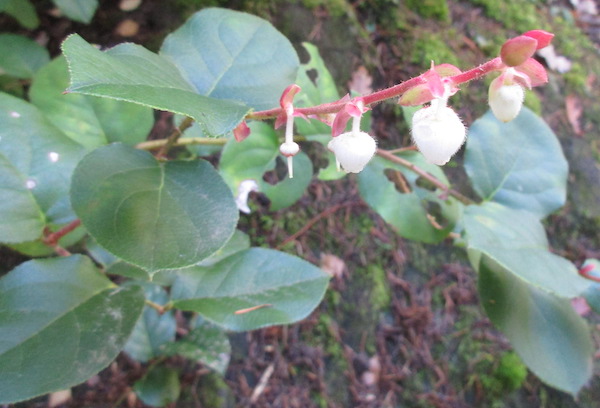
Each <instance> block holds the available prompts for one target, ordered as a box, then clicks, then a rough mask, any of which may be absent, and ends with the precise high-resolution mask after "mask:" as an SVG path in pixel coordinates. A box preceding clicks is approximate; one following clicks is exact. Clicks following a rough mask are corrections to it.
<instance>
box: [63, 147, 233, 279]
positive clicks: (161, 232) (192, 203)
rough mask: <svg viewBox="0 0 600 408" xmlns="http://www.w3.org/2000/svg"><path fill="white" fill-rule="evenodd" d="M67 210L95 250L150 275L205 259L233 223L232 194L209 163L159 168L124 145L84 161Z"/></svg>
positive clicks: (151, 159) (221, 242) (229, 233)
mask: <svg viewBox="0 0 600 408" xmlns="http://www.w3.org/2000/svg"><path fill="white" fill-rule="evenodd" d="M71 202H72V203H73V208H74V209H75V212H76V213H77V215H78V216H79V218H80V219H81V221H82V223H83V225H84V226H85V227H86V228H87V230H88V231H89V233H90V234H91V235H92V236H93V237H94V238H95V239H96V241H97V242H98V243H99V244H100V245H102V246H103V247H104V248H106V249H107V250H108V251H110V252H111V253H113V254H114V255H116V256H118V257H119V258H121V259H123V260H125V261H127V262H129V263H132V264H134V265H137V266H140V267H142V268H144V269H146V270H147V271H148V272H149V273H150V274H152V273H154V272H156V271H157V270H160V269H172V268H181V267H184V266H189V265H193V264H195V263H197V262H200V261H201V260H202V259H204V258H206V257H208V256H210V255H211V254H213V253H214V252H215V251H217V250H218V249H219V248H221V247H222V246H223V245H224V244H225V243H226V242H227V241H228V240H229V238H230V237H231V236H232V234H233V232H234V231H235V226H236V224H237V220H238V210H237V208H236V205H235V201H234V200H233V197H232V195H231V192H230V191H229V189H228V188H227V186H226V185H225V183H224V182H223V180H222V179H221V177H220V176H219V174H218V173H217V172H216V171H215V170H214V169H213V168H212V166H211V165H210V164H209V163H207V162H205V161H203V160H195V161H169V162H166V163H165V162H159V161H157V160H156V159H155V158H154V157H153V156H152V155H151V154H149V153H148V152H144V151H140V150H136V149H133V148H131V147H128V146H124V145H122V144H113V145H109V146H104V147H101V148H99V149H96V150H94V151H93V152H92V153H90V154H89V155H87V156H86V157H85V158H83V160H81V162H80V163H79V165H78V166H77V169H76V170H75V174H74V176H73V183H72V186H71Z"/></svg>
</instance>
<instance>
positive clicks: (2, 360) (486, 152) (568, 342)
mask: <svg viewBox="0 0 600 408" xmlns="http://www.w3.org/2000/svg"><path fill="white" fill-rule="evenodd" d="M552 37H553V36H552V34H550V33H547V32H544V31H541V30H533V31H529V32H526V33H524V34H522V35H520V36H517V37H515V38H511V39H509V40H507V41H506V43H505V44H504V45H503V47H502V50H501V53H500V55H499V56H498V57H497V58H493V59H492V60H490V61H487V62H483V63H482V64H481V65H479V66H477V67H474V68H471V69H467V70H464V71H463V70H461V69H459V68H458V67H456V66H453V65H450V64H446V63H443V61H441V62H440V61H436V62H432V63H431V67H430V69H428V70H427V71H426V72H424V73H422V74H421V75H418V76H416V77H414V78H410V79H407V80H406V81H404V82H402V83H399V84H397V85H394V86H392V87H390V88H387V89H383V90H379V91H377V92H373V93H371V94H366V95H360V96H350V95H345V96H341V95H339V94H338V90H337V88H336V86H335V82H334V81H333V78H332V77H331V75H330V73H329V72H328V71H327V69H326V68H325V65H324V63H323V61H322V59H321V57H320V56H319V54H318V51H317V50H316V48H315V47H314V46H312V45H310V44H304V47H305V48H306V51H307V53H308V54H309V56H310V59H309V60H308V61H307V62H306V63H304V64H301V63H300V61H299V58H298V55H297V53H296V51H295V49H294V47H292V45H291V44H290V42H289V41H288V40H287V39H286V38H285V37H284V36H283V35H282V34H281V33H279V32H278V31H277V30H276V29H275V28H274V27H273V26H271V25H270V24H269V23H268V22H266V21H264V20H262V19H260V18H257V17H255V16H252V15H248V14H244V13H240V12H235V11H230V10H224V9H217V8H209V9H205V10H202V11H200V12H198V13H196V14H195V15H194V16H192V17H191V18H190V19H189V21H187V22H186V23H185V24H184V25H183V26H182V27H181V28H179V29H177V30H176V31H175V32H173V33H172V34H170V35H169V36H167V38H166V39H165V41H164V43H163V44H162V47H161V48H160V51H159V53H153V52H150V51H148V50H147V49H145V48H143V47H141V46H139V45H135V44H130V43H125V44H120V45H117V46H115V47H113V48H110V49H107V50H105V51H101V50H100V49H98V48H97V47H96V46H94V45H92V44H89V43H87V42H86V41H85V40H84V39H83V38H82V37H80V36H79V35H77V34H74V35H71V36H69V37H68V38H67V39H66V40H65V41H64V43H63V45H62V50H63V53H64V56H61V57H59V58H57V59H55V60H53V61H51V62H47V61H44V62H45V63H44V64H43V66H41V67H36V71H35V73H34V74H32V83H31V87H30V89H29V94H28V100H29V102H27V101H25V100H22V99H19V98H17V97H14V96H10V95H8V94H0V116H1V118H2V119H1V120H0V192H1V194H2V199H1V200H0V220H1V222H0V242H2V243H4V244H5V245H8V246H9V247H11V248H13V249H14V250H16V251H19V252H21V253H23V254H25V255H28V256H30V257H32V258H34V259H32V260H29V261H27V262H24V263H22V264H20V265H18V266H17V267H16V268H15V269H14V270H12V271H10V272H9V273H7V274H6V275H5V276H3V277H2V278H1V279H0V333H1V339H0V403H3V404H6V403H11V402H15V401H21V400H25V399H29V398H32V397H35V396H38V395H42V394H45V393H49V392H52V391H56V390H60V389H64V388H68V387H71V386H73V385H75V384H78V383H81V382H83V381H85V380H87V379H88V378H90V377H91V376H93V375H94V374H96V373H97V372H98V371H100V370H102V369H103V368H104V367H106V366H107V365H108V364H110V363H111V362H112V361H113V360H114V359H115V357H116V356H117V355H118V354H119V353H120V352H121V351H123V350H124V351H125V352H126V353H127V354H128V355H129V356H130V357H131V358H134V359H136V360H138V361H141V362H147V361H154V362H157V361H162V360H161V359H164V358H165V357H169V356H173V355H180V356H184V357H187V358H189V359H192V360H194V361H201V362H203V363H204V364H205V365H206V366H208V367H210V368H211V369H213V370H215V371H217V372H221V373H223V372H224V371H225V370H226V368H227V363H228V360H229V351H230V348H229V343H228V340H227V337H226V335H225V333H226V332H227V331H244V330H255V329H258V328H262V327H266V326H271V325H283V324H291V323H294V322H297V321H299V320H301V319H303V318H305V317H306V316H308V315H309V314H310V313H311V312H312V311H313V310H314V309H315V308H316V307H317V306H318V304H319V302H320V301H321V299H322V297H323V295H324V292H325V290H326V289H327V285H328V281H329V276H328V275H327V274H325V273H324V272H323V271H321V270H320V269H319V268H317V267H316V266H314V265H312V264H310V263H308V262H306V261H304V260H302V259H300V258H298V257H296V256H292V255H289V254H286V253H283V252H280V251H277V250H273V249H268V248H258V247H255V248H251V247H250V244H249V242H250V240H249V237H248V236H247V235H246V234H244V233H243V232H242V231H240V230H238V229H237V225H238V219H239V213H240V211H242V212H246V213H247V212H249V211H251V208H250V206H249V205H248V196H249V193H250V192H252V191H260V192H261V193H263V194H265V195H266V196H267V197H268V198H269V200H270V206H271V207H270V208H271V210H280V209H283V208H285V207H288V206H290V205H292V204H293V203H295V202H296V201H297V200H298V199H299V198H300V197H301V196H302V195H303V193H304V191H305V189H306V187H307V186H308V185H309V183H310V182H311V180H312V179H313V177H317V178H319V179H320V180H333V179H338V178H341V177H344V176H346V174H347V173H352V174H356V175H352V177H354V178H355V179H356V182H357V183H358V187H359V190H360V194H361V196H362V198H363V200H364V201H365V202H366V203H367V204H368V205H369V206H370V208H371V209H372V210H373V211H375V212H377V213H378V214H379V215H381V217H382V218H383V219H384V220H385V221H386V222H387V223H389V224H390V225H391V226H392V227H393V228H394V229H395V231H396V232H397V233H398V234H399V235H400V236H402V237H404V238H407V239H412V240H416V241H420V242H423V243H438V242H441V241H442V240H452V241H453V242H454V243H455V244H456V246H457V247H458V248H460V250H464V251H466V252H467V254H468V257H469V259H470V261H471V264H472V265H473V269H474V271H475V273H477V274H478V282H479V293H480V298H481V303H482V306H483V309H484V310H485V311H486V313H487V314H488V316H489V317H490V319H491V320H492V321H493V322H494V324H495V325H496V326H497V327H498V328H499V329H500V330H502V331H503V332H504V334H505V335H506V336H507V337H508V338H509V339H510V341H511V343H512V345H513V347H514V349H515V350H516V352H517V353H518V354H519V356H520V357H521V358H522V360H523V361H524V363H525V364H526V365H527V366H528V367H529V368H530V369H531V371H533V372H534V373H535V374H536V375H537V376H538V377H539V378H540V379H542V380H543V381H544V382H546V383H547V384H549V385H551V386H553V387H556V388H558V389H561V390H564V391H566V392H569V393H571V394H574V395H575V394H577V393H578V391H579V390H580V389H581V388H582V387H583V386H584V385H585V384H586V382H587V381H588V380H589V378H590V376H591V373H592V343H591V340H590V333H589V330H588V326H587V324H586V322H585V321H584V320H583V319H582V318H581V317H580V316H579V315H578V314H577V313H575V311H574V310H573V308H572V307H571V303H570V299H572V298H574V297H579V296H587V297H588V301H589V303H590V304H592V305H594V304H596V305H597V304H598V303H599V302H598V290H597V286H594V285H595V284H594V283H593V281H592V280H591V279H588V278H592V279H594V278H595V276H596V275H595V273H596V272H598V263H597V261H594V260H589V261H588V262H587V263H586V265H583V266H582V269H581V272H582V273H579V272H580V271H579V270H578V268H577V267H576V266H575V265H574V264H573V263H572V262H571V261H569V260H568V259H565V258H563V257H560V256H559V255H556V254H554V253H552V252H551V251H550V250H549V245H548V240H547V237H546V233H545V231H544V227H543V224H542V221H543V219H544V218H545V217H547V216H548V215H549V214H551V213H553V212H555V211H556V210H558V209H559V208H560V207H561V206H563V205H564V203H565V197H566V180H567V170H568V164H567V162H566V160H565V158H564V155H563V153H562V150H561V147H560V145H559V143H558V140H557V138H556V136H555V135H554V133H553V132H552V130H551V129H550V128H549V127H548V126H547V125H546V124H545V123H544V121H543V120H542V119H541V118H539V117H538V116H537V115H535V114H534V113H532V112H531V111H530V110H528V109H527V108H525V107H523V106H522V105H523V97H524V93H525V92H528V91H529V89H530V88H532V87H535V86H539V85H543V84H544V83H546V82H547V76H546V71H545V69H544V67H543V66H542V65H540V64H539V63H538V62H537V61H536V60H535V59H534V58H533V54H534V53H535V52H536V50H538V49H540V48H543V47H545V46H547V45H548V44H549V43H550V41H551V40H552ZM46 59H47V57H46ZM309 71H312V72H313V73H315V72H316V76H314V75H313V76H309ZM486 75H494V76H495V79H493V81H492V83H491V85H490V90H489V104H490V107H491V110H490V111H489V112H488V113H486V114H485V115H484V116H482V117H481V118H479V119H477V120H476V121H475V122H474V123H473V124H472V125H471V126H470V127H469V128H467V127H466V126H465V124H464V123H463V122H462V120H461V119H460V118H459V116H458V115H457V113H456V112H455V111H454V110H453V109H452V107H451V103H450V101H451V98H452V96H453V95H455V94H456V93H457V92H460V91H462V90H463V89H464V88H465V86H466V84H467V83H468V82H469V81H472V80H476V79H479V78H482V77H483V76H486ZM311 78H312V79H311ZM382 102H385V103H399V104H400V105H402V106H406V107H409V106H413V107H420V109H418V110H416V111H415V110H414V109H413V113H414V114H413V115H412V120H411V123H412V131H411V133H412V139H413V141H414V144H415V145H416V149H415V148H411V147H409V146H398V147H399V149H394V150H384V149H381V148H378V147H377V134H374V133H372V132H371V131H370V129H369V125H368V123H370V119H369V118H366V116H368V115H369V113H368V111H369V110H370V109H371V108H372V106H373V105H374V104H377V103H382ZM152 109H158V110H163V111H169V112H173V113H174V114H175V116H174V117H175V121H176V124H177V129H175V130H174V131H173V133H172V134H171V135H170V136H168V137H167V138H165V139H160V140H151V141H146V140H145V139H146V137H147V134H148V132H149V130H150V128H151V127H152V123H153V117H152ZM407 112H408V110H407ZM280 127H281V128H282V130H281V131H276V130H275V129H277V128H280ZM309 143H318V144H322V145H323V146H324V148H325V149H322V150H324V151H325V152H326V154H327V159H328V162H329V165H328V166H326V167H325V168H319V169H317V170H315V168H314V167H313V164H312V161H311V158H310V157H309V156H308V155H307V154H306V153H304V152H303V147H305V146H307V144H309ZM463 145H464V146H465V147H464V149H465V157H464V168H465V170H466V173H467V174H468V176H469V178H470V182H471V184H472V187H473V190H474V191H475V192H476V194H477V195H478V197H467V196H465V195H464V194H463V193H461V192H459V191H457V190H456V189H454V188H453V187H452V186H451V184H450V181H449V179H448V178H447V177H446V175H445V173H444V170H443V168H442V167H440V166H442V165H444V164H446V163H448V162H449V161H451V160H452V157H453V155H454V154H456V152H457V151H458V150H459V149H460V148H461V146H463ZM175 147H177V148H178V149H179V150H181V148H182V147H186V148H187V149H188V150H189V154H187V155H185V156H183V157H184V158H178V157H182V156H181V155H177V154H173V148H175ZM219 151H220V155H219V156H218V157H219V161H218V164H217V165H216V166H215V165H213V163H215V161H214V160H213V162H209V161H207V160H204V159H202V157H203V156H204V157H206V156H207V155H213V157H214V153H216V152H219ZM279 157H282V158H283V160H284V162H285V163H287V174H288V176H289V177H287V178H285V179H284V180H282V181H281V182H279V183H277V184H275V185H272V184H269V183H267V182H266V181H265V180H264V178H263V176H264V174H265V173H266V172H268V171H270V170H272V169H273V168H274V167H275V163H276V161H277V160H278V158H279ZM390 169H391V170H392V171H395V172H396V173H397V174H398V176H399V177H401V178H402V180H403V190H404V191H403V192H402V193H401V192H399V191H398V190H397V189H396V186H395V184H394V183H392V182H391V181H390V180H389V179H388V178H387V176H386V172H387V171H388V170H390ZM315 174H316V176H315ZM181 311H183V312H188V313H185V314H183V313H181ZM176 314H177V315H179V316H180V318H179V319H176ZM178 324H179V326H180V327H179V329H181V330H180V331H179V333H180V335H179V336H176V333H177V330H178ZM182 324H183V325H184V327H181V325H182ZM181 333H183V335H182V334H181ZM177 381H178V379H177V373H176V372H173V371H172V369H170V368H169V367H168V366H165V365H161V364H158V363H156V364H155V365H153V369H152V371H151V372H150V373H148V375H147V377H145V378H144V379H142V380H140V382H139V383H138V384H136V390H137V391H138V392H139V393H140V394H143V391H144V389H146V388H147V387H151V386H150V385H149V384H151V383H152V384H163V385H164V384H167V385H169V386H174V387H175V388H176V389H178V388H177V387H178V383H177ZM176 394H177V392H173V393H171V394H169V395H171V397H172V398H173V397H174V398H176ZM172 398H171V400H172ZM163 402H164V401H163Z"/></svg>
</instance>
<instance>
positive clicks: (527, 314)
mask: <svg viewBox="0 0 600 408" xmlns="http://www.w3.org/2000/svg"><path fill="white" fill-rule="evenodd" d="M479 293H480V296H481V302H482V304H483V306H484V308H485V311H486V313H487V314H488V316H489V317H490V319H491V320H492V322H494V324H495V325H496V326H498V327H499V328H500V330H502V331H503V332H504V334H505V335H506V337H508V338H509V340H510V342H511V344H512V345H513V347H514V348H515V350H516V352H517V353H518V354H519V356H520V357H521V358H522V359H523V362H524V363H525V364H526V365H527V366H528V367H529V368H530V369H531V371H533V372H534V373H535V374H536V375H537V376H538V377H539V378H540V379H541V380H542V381H544V382H545V383H547V384H549V385H551V386H552V387H555V388H558V389H560V390H562V391H565V392H568V393H570V394H572V395H576V394H577V392H578V391H579V390H580V389H581V387H583V386H584V385H585V384H586V383H587V382H588V380H589V379H590V377H591V375H592V352H593V347H592V342H591V339H590V333H589V329H588V327H587V324H586V322H585V320H583V319H582V318H581V317H579V316H578V315H577V313H575V311H574V310H573V307H572V306H571V303H570V302H569V301H568V300H566V299H561V298H558V297H556V296H554V295H552V294H550V293H547V292H545V291H543V290H540V289H538V288H536V287H535V286H532V285H529V284H527V283H526V282H525V281H523V280H521V279H519V278H517V277H516V276H515V275H514V274H513V273H511V272H510V271H507V270H506V269H505V268H503V267H502V266H501V265H499V264H498V263H496V262H494V261H493V260H492V259H491V258H489V257H487V256H483V257H482V260H481V263H480V265H479Z"/></svg>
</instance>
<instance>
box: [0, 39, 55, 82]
mask: <svg viewBox="0 0 600 408" xmlns="http://www.w3.org/2000/svg"><path fill="white" fill-rule="evenodd" d="M0 55H2V59H0V74H7V75H10V76H13V77H16V78H22V79H29V78H31V77H33V74H35V72H36V71H37V70H38V69H40V68H41V67H42V66H44V65H45V64H47V63H48V62H50V55H49V54H48V50H46V49H45V48H44V47H42V46H41V45H39V44H38V43H36V42H35V41H33V40H31V39H29V38H27V37H23V36H22V35H16V34H0Z"/></svg>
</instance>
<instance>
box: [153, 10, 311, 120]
mask: <svg viewBox="0 0 600 408" xmlns="http://www.w3.org/2000/svg"><path fill="white" fill-rule="evenodd" d="M160 53H161V55H164V56H166V57H168V58H169V59H170V60H171V61H173V63H175V65H176V66H177V67H178V68H179V70H180V71H181V72H182V74H183V76H184V77H185V78H186V79H187V80H188V81H189V82H190V83H191V84H193V86H194V88H195V90H196V91H197V92H198V93H200V94H201V95H205V96H210V97H212V98H218V99H230V100H237V101H242V102H244V103H245V104H246V105H248V106H250V107H252V108H254V109H256V110H263V109H269V108H273V107H277V106H278V105H279V97H280V96H281V93H282V92H283V90H284V89H285V88H286V87H287V86H288V85H290V84H292V83H294V80H295V79H296V72H297V70H298V65H299V60H298V55H297V54H296V51H295V50H294V47H293V46H292V44H291V43H290V42H289V40H288V39H287V38H285V37H284V36H283V35H282V34H281V33H280V32H279V31H277V30H276V29H275V28H274V27H273V26H272V25H271V24H270V23H269V22H268V21H265V20H263V19H261V18H258V17H256V16H253V15H250V14H246V13H241V12H238V11H232V10H226V9H219V8H207V9H204V10H202V11H200V12H198V13H196V14H194V15H193V16H192V17H191V18H190V19H189V20H188V21H187V22H186V23H185V24H184V25H183V26H182V27H181V28H179V29H178V30H176V31H175V32H173V33H172V34H170V35H169V36H168V37H167V38H166V39H165V42H164V43H163V45H162V47H161V50H160ZM275 68H276V69H275Z"/></svg>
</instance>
